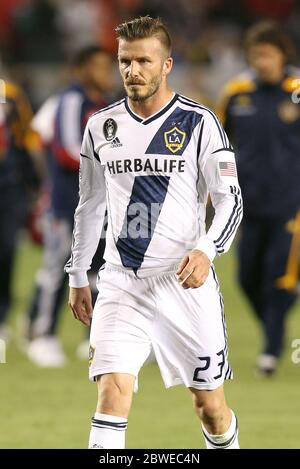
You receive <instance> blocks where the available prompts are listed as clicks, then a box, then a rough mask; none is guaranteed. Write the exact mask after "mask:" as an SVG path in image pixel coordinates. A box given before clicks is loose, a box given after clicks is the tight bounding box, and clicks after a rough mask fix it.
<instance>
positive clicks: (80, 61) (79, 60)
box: [72, 45, 108, 67]
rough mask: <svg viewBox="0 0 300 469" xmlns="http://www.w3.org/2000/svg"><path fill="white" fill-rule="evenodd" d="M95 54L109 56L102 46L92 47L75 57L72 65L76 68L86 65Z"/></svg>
mask: <svg viewBox="0 0 300 469" xmlns="http://www.w3.org/2000/svg"><path fill="white" fill-rule="evenodd" d="M95 54H108V52H107V51H106V50H105V49H103V47H101V46H97V45H91V46H87V47H84V48H83V49H80V50H79V51H78V52H77V53H76V54H75V55H74V57H73V60H72V64H73V65H74V66H75V67H81V66H82V65H85V64H86V63H87V62H88V61H89V60H90V59H91V58H92V57H93V55H95Z"/></svg>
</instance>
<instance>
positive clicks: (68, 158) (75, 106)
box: [53, 91, 83, 171]
mask: <svg viewBox="0 0 300 469" xmlns="http://www.w3.org/2000/svg"><path fill="white" fill-rule="evenodd" d="M82 101H83V100H82V96H81V95H80V93H78V92H75V91H68V92H67V93H65V94H64V95H63V96H62V97H61V98H60V102H59V105H58V109H57V113H56V116H55V133H54V144H53V154H54V156H55V158H56V159H57V160H58V161H59V163H60V164H61V165H62V166H63V167H65V168H66V169H69V170H70V171H78V169H79V165H80V161H79V153H80V143H81V139H82V133H81V108H82Z"/></svg>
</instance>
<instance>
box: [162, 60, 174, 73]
mask: <svg viewBox="0 0 300 469" xmlns="http://www.w3.org/2000/svg"><path fill="white" fill-rule="evenodd" d="M172 67H173V59H172V57H168V58H167V59H166V60H165V61H164V65H163V73H162V74H163V76H165V77H166V76H168V75H169V73H170V71H171V70H172Z"/></svg>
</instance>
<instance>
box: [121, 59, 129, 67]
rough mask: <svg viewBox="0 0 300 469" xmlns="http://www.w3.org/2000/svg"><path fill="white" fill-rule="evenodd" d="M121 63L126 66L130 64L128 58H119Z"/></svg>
mask: <svg viewBox="0 0 300 469" xmlns="http://www.w3.org/2000/svg"><path fill="white" fill-rule="evenodd" d="M120 63H121V65H125V67H128V66H129V65H130V60H128V59H121V60H120Z"/></svg>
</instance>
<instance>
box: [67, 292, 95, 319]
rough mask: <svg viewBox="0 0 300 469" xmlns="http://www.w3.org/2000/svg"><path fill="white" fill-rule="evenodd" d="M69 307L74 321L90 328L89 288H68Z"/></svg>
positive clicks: (90, 300) (90, 296)
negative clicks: (76, 320)
mask: <svg viewBox="0 0 300 469" xmlns="http://www.w3.org/2000/svg"><path fill="white" fill-rule="evenodd" d="M69 306H70V308H71V310H72V312H73V315H74V318H75V319H78V320H79V321H81V322H83V324H85V325H86V326H90V324H91V318H92V313H93V306H92V294H91V290H90V287H82V288H72V287H70V293H69Z"/></svg>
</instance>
